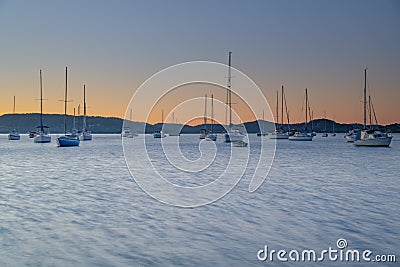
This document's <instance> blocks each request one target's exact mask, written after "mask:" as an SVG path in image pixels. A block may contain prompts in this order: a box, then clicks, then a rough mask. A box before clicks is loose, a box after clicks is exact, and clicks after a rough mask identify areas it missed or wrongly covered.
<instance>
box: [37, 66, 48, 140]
mask: <svg viewBox="0 0 400 267" xmlns="http://www.w3.org/2000/svg"><path fill="white" fill-rule="evenodd" d="M39 76H40V99H39V100H40V125H39V126H38V127H36V128H37V129H38V131H37V133H36V134H35V137H34V138H33V142H34V143H50V142H51V136H50V135H49V127H48V126H45V125H43V87H42V70H39Z"/></svg>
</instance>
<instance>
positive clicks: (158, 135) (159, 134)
mask: <svg viewBox="0 0 400 267" xmlns="http://www.w3.org/2000/svg"><path fill="white" fill-rule="evenodd" d="M163 126H164V110H162V111H161V130H157V131H154V133H153V137H154V138H157V139H158V138H164V137H167V136H166V135H165V134H164V133H163V132H162V128H163Z"/></svg>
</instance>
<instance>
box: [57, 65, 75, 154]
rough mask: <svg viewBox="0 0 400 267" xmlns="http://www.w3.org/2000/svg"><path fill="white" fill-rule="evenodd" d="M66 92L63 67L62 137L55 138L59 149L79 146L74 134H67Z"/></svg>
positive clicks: (66, 78) (66, 81)
mask: <svg viewBox="0 0 400 267" xmlns="http://www.w3.org/2000/svg"><path fill="white" fill-rule="evenodd" d="M67 90H68V68H67V67H65V98H64V135H63V136H59V137H58V138H57V144H58V146H59V147H71V146H79V137H78V136H77V135H76V134H67V102H68V100H67V99H68V97H67Z"/></svg>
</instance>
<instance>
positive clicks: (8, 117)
mask: <svg viewBox="0 0 400 267" xmlns="http://www.w3.org/2000/svg"><path fill="white" fill-rule="evenodd" d="M43 122H44V124H45V125H47V126H49V127H50V131H51V133H62V132H64V115H62V114H43ZM86 122H87V127H88V129H89V130H90V131H92V132H93V133H120V132H121V129H122V123H123V120H122V119H120V118H114V117H108V118H107V117H100V116H88V117H86ZM39 123H40V114H38V113H29V114H4V115H2V116H0V133H9V132H10V130H12V129H14V128H17V129H18V131H19V132H20V133H28V132H30V131H33V130H35V128H36V127H37V126H38V125H39ZM72 124H73V116H67V129H71V128H72ZM260 124H262V125H263V127H262V128H263V131H266V132H272V131H273V130H274V127H275V126H274V123H273V122H268V121H260ZM312 124H313V129H314V131H316V132H322V131H324V128H325V119H318V120H314V121H312ZM332 124H333V121H331V120H326V125H327V131H328V132H331V131H332ZM76 125H82V116H81V117H76ZM161 126H162V124H155V125H153V124H148V123H143V122H133V128H135V129H145V132H146V133H153V132H154V131H155V130H159V129H161ZM173 126H174V128H175V129H180V128H182V130H181V133H184V134H185V133H186V134H190V133H192V134H197V133H199V132H200V129H202V128H204V125H197V126H190V125H184V126H183V127H182V126H181V125H177V124H175V125H173V124H165V127H167V130H168V128H171V127H173ZM209 127H210V126H208V128H209ZM245 127H246V130H247V132H248V133H257V132H259V131H260V129H259V126H258V122H257V121H252V122H246V123H245ZM310 127H311V123H310V124H309V126H308V128H309V129H310ZM80 128H81V127H80ZM291 128H292V129H304V124H293V125H291ZM354 128H361V125H360V124H340V123H335V131H336V132H337V133H340V132H342V133H344V132H348V131H349V130H351V129H354ZM379 128H381V129H387V130H389V131H391V132H393V133H400V124H398V123H396V124H391V125H386V126H379ZM284 129H287V126H286V125H284ZM214 131H215V132H217V133H223V132H224V127H223V126H222V125H219V124H218V125H215V126H214ZM167 133H168V132H167Z"/></svg>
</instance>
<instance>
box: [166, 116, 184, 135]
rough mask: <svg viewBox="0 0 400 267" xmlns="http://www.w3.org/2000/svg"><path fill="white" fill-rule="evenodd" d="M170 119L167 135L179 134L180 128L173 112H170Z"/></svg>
mask: <svg viewBox="0 0 400 267" xmlns="http://www.w3.org/2000/svg"><path fill="white" fill-rule="evenodd" d="M171 120H172V123H171V124H170V127H168V128H169V132H168V135H169V136H180V135H181V134H180V129H181V127H180V125H179V124H177V123H176V121H175V112H172V118H171ZM166 126H167V125H166Z"/></svg>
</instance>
